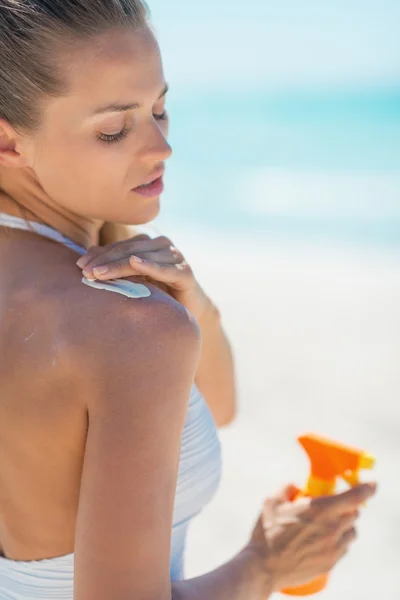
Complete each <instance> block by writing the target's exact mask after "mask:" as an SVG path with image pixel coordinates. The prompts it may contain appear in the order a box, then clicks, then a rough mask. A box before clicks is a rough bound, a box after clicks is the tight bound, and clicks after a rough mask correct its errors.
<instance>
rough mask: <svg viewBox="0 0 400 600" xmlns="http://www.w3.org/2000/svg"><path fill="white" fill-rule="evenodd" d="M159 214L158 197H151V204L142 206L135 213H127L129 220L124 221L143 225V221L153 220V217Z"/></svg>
mask: <svg viewBox="0 0 400 600" xmlns="http://www.w3.org/2000/svg"><path fill="white" fill-rule="evenodd" d="M159 214H160V197H158V198H154V199H152V202H151V204H149V205H148V206H146V207H143V209H142V210H141V211H139V210H138V211H136V214H135V215H133V214H131V215H129V220H128V221H124V222H125V223H127V224H130V225H144V224H145V223H150V221H154V219H155V218H156V217H158V215H159ZM127 217H128V215H127Z"/></svg>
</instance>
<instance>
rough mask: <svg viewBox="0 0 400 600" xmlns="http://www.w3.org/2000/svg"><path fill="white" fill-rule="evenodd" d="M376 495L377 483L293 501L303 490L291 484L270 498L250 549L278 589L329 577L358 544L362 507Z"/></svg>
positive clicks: (276, 589)
mask: <svg viewBox="0 0 400 600" xmlns="http://www.w3.org/2000/svg"><path fill="white" fill-rule="evenodd" d="M375 491H376V484H374V483H366V484H360V485H358V486H355V487H354V488H352V489H350V490H348V491H346V492H343V493H340V494H336V495H330V496H321V497H319V498H305V497H302V498H298V499H297V500H295V501H292V499H293V498H294V497H295V496H296V493H297V492H298V490H297V488H296V487H295V486H293V485H289V486H287V487H286V488H285V489H284V490H283V491H282V492H281V493H280V494H277V495H276V496H275V497H272V498H267V499H266V500H265V502H264V506H263V510H262V513H261V515H260V517H259V520H258V522H257V524H256V526H255V528H254V531H253V533H252V537H251V541H250V547H251V548H252V549H253V550H255V551H256V552H257V556H258V557H259V558H261V568H262V569H263V570H264V572H265V574H266V575H267V576H268V577H272V579H273V587H274V591H279V590H282V589H284V588H290V587H296V586H300V585H302V584H304V583H308V582H309V581H312V580H313V579H314V578H316V577H318V576H320V575H323V574H325V573H328V572H329V571H330V570H331V569H332V568H333V567H334V566H335V565H336V563H337V562H338V561H339V560H340V559H341V558H342V557H343V556H344V555H345V554H346V552H347V550H348V548H349V544H350V543H351V542H353V541H354V540H355V538H356V530H355V522H356V520H357V518H358V516H359V512H358V511H359V507H360V505H361V504H363V503H364V502H365V501H366V500H368V499H369V498H371V496H373V495H374V493H375Z"/></svg>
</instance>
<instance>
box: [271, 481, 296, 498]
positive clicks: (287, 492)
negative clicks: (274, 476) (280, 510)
mask: <svg viewBox="0 0 400 600" xmlns="http://www.w3.org/2000/svg"><path fill="white" fill-rule="evenodd" d="M299 492H300V489H299V488H298V487H297V486H296V485H294V483H289V484H287V485H285V486H284V487H283V488H282V489H281V490H280V491H279V492H278V493H277V494H276V495H275V496H274V497H275V498H276V499H277V500H278V501H279V502H293V500H294V499H295V498H296V496H297V495H298V494H299Z"/></svg>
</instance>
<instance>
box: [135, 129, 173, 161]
mask: <svg viewBox="0 0 400 600" xmlns="http://www.w3.org/2000/svg"><path fill="white" fill-rule="evenodd" d="M145 140H146V141H145V142H144V143H143V145H142V148H141V151H140V152H139V154H140V158H142V160H144V161H146V162H151V163H154V162H164V161H166V160H168V158H169V157H170V156H171V154H172V148H171V146H170V144H169V143H168V141H167V137H166V135H165V134H164V132H163V131H162V129H161V128H160V127H159V126H158V124H157V123H156V122H154V123H152V124H151V126H150V130H149V131H147V135H146V137H145Z"/></svg>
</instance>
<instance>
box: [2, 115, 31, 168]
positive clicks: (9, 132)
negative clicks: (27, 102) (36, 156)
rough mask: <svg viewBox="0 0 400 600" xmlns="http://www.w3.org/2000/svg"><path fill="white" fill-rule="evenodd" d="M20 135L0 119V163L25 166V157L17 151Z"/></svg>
mask: <svg viewBox="0 0 400 600" xmlns="http://www.w3.org/2000/svg"><path fill="white" fill-rule="evenodd" d="M21 141H22V140H21V136H20V134H18V133H17V132H16V131H15V129H14V128H13V127H12V126H11V125H10V124H9V123H7V122H6V121H4V120H3V119H0V165H4V166H5V167H15V168H19V167H25V166H27V159H26V157H25V156H24V154H22V153H21V152H20V151H19V146H20V143H21Z"/></svg>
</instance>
